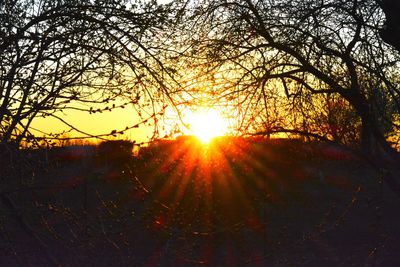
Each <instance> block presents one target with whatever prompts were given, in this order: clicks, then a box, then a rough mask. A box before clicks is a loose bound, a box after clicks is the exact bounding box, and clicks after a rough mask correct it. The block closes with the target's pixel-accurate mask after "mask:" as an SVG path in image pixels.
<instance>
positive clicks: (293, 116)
mask: <svg viewBox="0 0 400 267" xmlns="http://www.w3.org/2000/svg"><path fill="white" fill-rule="evenodd" d="M383 2H385V1H382V3H383ZM387 2H389V1H387ZM392 4H393V3H392ZM183 8H184V9H186V11H187V13H186V14H185V15H184V17H183V18H182V21H184V23H183V26H182V31H183V34H185V33H186V36H187V38H186V39H185V41H186V43H187V46H186V48H185V49H186V50H185V55H186V56H187V58H188V59H189V60H190V61H189V63H190V64H189V65H191V66H197V67H199V66H201V69H202V70H203V73H202V74H200V75H198V76H197V79H198V80H201V79H203V80H207V79H208V80H210V79H211V81H212V82H211V86H210V89H209V90H208V93H209V95H211V96H212V97H214V98H215V99H216V101H219V102H220V103H222V102H223V101H226V103H234V104H232V105H234V107H235V108H237V109H238V110H239V111H238V112H237V114H234V115H235V117H237V118H239V119H242V120H243V121H248V122H249V124H248V125H251V126H246V127H242V128H241V129H240V130H244V131H247V132H252V131H257V130H258V129H259V128H257V123H258V124H259V125H260V124H261V125H263V127H264V129H265V131H263V132H264V133H270V132H279V131H282V132H292V133H303V134H304V133H305V134H308V135H309V136H312V137H321V138H324V137H325V138H328V139H331V140H339V141H340V139H343V138H344V136H343V135H342V137H340V136H339V135H338V134H339V132H338V131H337V130H338V129H339V128H338V127H340V128H341V129H344V128H345V127H346V126H349V128H348V129H347V130H349V131H350V132H351V133H352V134H351V135H349V134H347V135H346V138H349V137H350V136H351V137H352V138H356V140H355V141H356V142H357V143H358V144H359V147H361V148H362V150H363V151H364V152H365V153H364V154H365V155H367V156H368V157H371V158H373V160H372V161H375V162H376V164H377V165H379V166H380V168H381V167H382V168H383V169H389V168H391V167H393V166H394V165H395V164H394V163H395V162H397V153H396V152H395V151H394V149H393V147H392V146H391V144H390V143H389V142H388V141H387V138H386V137H387V135H388V134H389V133H390V132H392V133H393V132H394V133H397V134H398V133H399V128H398V125H397V124H396V120H395V119H394V118H395V117H397V116H398V115H399V114H400V94H399V93H400V90H399V89H400V88H399V75H398V71H399V53H398V52H397V51H395V50H394V49H393V48H392V47H391V46H389V45H387V44H386V43H385V42H384V41H383V40H382V38H381V30H382V29H383V28H384V21H385V20H384V12H383V11H382V9H381V7H380V6H379V5H378V3H377V2H376V1H373V0H366V1H359V0H319V1H314V0H312V1H311V0H306V1H304V0H291V1H285V0H269V1H259V0H232V1H227V0H205V1H202V2H198V1H196V2H194V1H193V2H187V1H186V2H185V3H184V5H183ZM385 12H386V11H385ZM393 19H394V18H392V19H391V18H388V20H387V22H386V23H387V24H386V29H389V30H390V29H391V27H392V26H393V24H392V23H393ZM188 21H190V22H191V23H187V22H188ZM390 25H392V26H390ZM396 25H397V24H396ZM396 27H397V26H396ZM210 77H211V78H210ZM327 99H328V101H327ZM329 99H335V103H336V104H335V105H339V104H338V103H341V104H340V105H342V107H343V108H344V110H342V113H340V112H341V111H339V109H338V108H339V107H338V106H335V105H332V104H334V103H333V102H332V101H331V100H329ZM227 105H230V104H227ZM321 105H323V106H322V107H321ZM329 105H331V106H329ZM323 110H325V111H324V112H326V113H325V115H323V116H322V117H324V116H325V120H323V123H325V124H326V126H328V127H325V126H324V127H321V125H318V123H320V122H321V120H319V119H318V118H321V111H323ZM345 113H347V115H346V114H345ZM349 120H350V121H349ZM260 121H261V123H260ZM342 123H346V124H348V125H337V124H342ZM243 124H245V123H241V125H243ZM335 124H336V125H335ZM332 127H336V130H333V129H334V128H332ZM321 128H322V130H321ZM324 128H325V130H323V129H324ZM354 131H356V132H357V134H354ZM335 135H336V136H335ZM345 143H348V142H345ZM385 179H386V180H387V181H388V183H389V184H390V186H391V187H392V189H394V191H396V192H397V193H398V194H399V195H400V184H399V183H398V181H397V179H396V178H395V175H387V176H386V178H385Z"/></svg>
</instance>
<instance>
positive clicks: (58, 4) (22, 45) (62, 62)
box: [0, 0, 168, 144]
mask: <svg viewBox="0 0 400 267" xmlns="http://www.w3.org/2000/svg"><path fill="white" fill-rule="evenodd" d="M0 12H1V13H0V36H1V38H0V50H1V64H0V121H1V124H0V127H1V128H0V136H1V139H2V142H3V143H4V142H10V141H12V142H16V143H17V144H19V143H20V142H21V140H23V139H24V138H27V139H31V138H33V137H34V136H33V134H31V133H30V125H31V122H32V121H33V120H34V119H35V118H37V117H49V116H50V117H54V118H57V119H59V120H61V121H62V122H63V123H65V124H67V125H68V126H70V127H71V128H73V129H77V126H76V125H69V124H68V122H66V121H65V120H64V119H63V118H62V117H61V116H60V114H59V112H60V111H66V110H68V109H75V110H81V111H83V112H90V113H95V112H101V111H103V110H108V109H112V108H115V107H116V106H124V105H126V104H131V103H132V104H138V103H139V100H140V99H141V97H142V99H143V96H145V95H146V96H147V99H148V101H149V102H151V101H152V100H153V98H157V97H160V95H162V94H163V90H165V88H166V85H165V82H164V81H163V79H162V75H163V73H164V71H163V68H162V64H161V62H160V61H159V60H158V59H157V57H156V56H155V54H156V51H157V50H158V49H159V47H158V45H159V44H158V43H157V39H158V38H159V36H161V34H162V32H163V28H164V27H165V26H166V25H167V24H168V14H167V7H166V6H159V5H157V4H156V3H155V2H154V1H152V2H136V1H132V2H131V1H83V2H82V1H24V0H19V1H5V2H2V4H0ZM144 85H146V86H144ZM117 98H123V99H124V100H121V101H119V102H115V100H116V99H117ZM113 101H114V102H113ZM141 104H143V102H141ZM151 104H152V103H150V105H151Z"/></svg>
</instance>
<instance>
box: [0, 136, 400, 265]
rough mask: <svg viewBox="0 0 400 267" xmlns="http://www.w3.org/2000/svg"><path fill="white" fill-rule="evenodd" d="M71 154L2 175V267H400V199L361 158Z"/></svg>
mask: <svg viewBox="0 0 400 267" xmlns="http://www.w3.org/2000/svg"><path fill="white" fill-rule="evenodd" d="M62 153H63V150H60V151H59V152H58V154H57V153H50V154H47V155H46V156H45V155H44V153H43V151H35V152H29V153H28V152H20V153H19V155H17V156H14V158H13V160H12V162H11V161H9V162H8V164H7V166H5V165H4V166H3V165H2V167H3V170H2V180H1V186H2V189H1V190H0V191H1V202H0V266H57V265H62V266H400V258H399V257H398V255H400V228H399V225H400V213H399V210H400V199H398V198H397V197H396V196H394V195H393V194H392V193H391V191H390V190H389V189H388V188H387V187H386V186H385V184H384V183H382V181H381V180H380V179H379V177H380V175H381V174H380V173H379V170H375V169H372V168H371V167H370V166H369V165H368V164H367V163H365V162H364V161H363V160H362V159H361V158H359V157H358V156H357V155H356V154H354V153H353V152H351V151H348V150H344V149H342V148H339V147H336V146H333V145H327V144H319V143H302V142H300V141H296V140H270V141H266V140H262V139H259V140H256V139H240V138H219V139H216V140H214V141H213V142H212V143H211V144H209V145H208V146H205V145H202V144H200V143H199V142H197V141H195V140H193V139H192V138H181V139H179V140H176V141H164V142H159V143H157V144H154V145H152V146H151V147H148V148H145V149H143V150H142V151H141V152H140V154H139V156H137V157H129V156H127V155H126V153H125V154H124V153H122V152H121V153H120V154H118V153H113V155H111V154H109V155H108V153H105V152H104V151H103V152H102V153H103V154H100V155H99V153H97V154H95V153H92V152H90V153H87V154H84V153H83V154H82V153H80V154H79V153H77V154H76V155H75V157H65V155H64V157H60V155H63V154H62ZM118 155H120V156H118ZM121 155H123V156H121ZM3 162H6V161H3Z"/></svg>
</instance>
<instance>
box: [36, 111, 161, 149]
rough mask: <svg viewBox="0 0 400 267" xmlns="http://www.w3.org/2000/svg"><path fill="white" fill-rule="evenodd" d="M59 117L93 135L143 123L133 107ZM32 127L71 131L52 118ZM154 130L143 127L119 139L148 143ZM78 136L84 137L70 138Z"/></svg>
mask: <svg viewBox="0 0 400 267" xmlns="http://www.w3.org/2000/svg"><path fill="white" fill-rule="evenodd" d="M58 116H60V117H62V119H64V120H65V121H67V122H68V123H70V124H72V125H74V126H77V128H78V129H79V130H82V131H84V132H87V133H90V134H93V135H100V134H108V133H110V132H111V131H112V130H117V131H118V130H123V129H125V128H126V127H130V126H133V125H135V124H137V123H138V122H140V121H141V120H140V118H139V117H138V116H137V112H136V111H135V110H134V108H133V106H127V107H125V108H124V109H122V108H116V109H114V110H112V111H106V112H103V113H95V114H89V113H87V112H79V111H67V112H64V113H58ZM32 127H33V128H36V129H40V130H41V131H44V132H47V133H55V131H56V132H57V133H60V132H62V131H65V130H68V129H70V128H69V127H67V126H66V125H64V124H62V123H61V122H60V121H58V120H57V119H54V118H50V117H47V118H36V119H35V120H34V121H33V123H32ZM153 129H154V128H153V127H149V126H147V127H146V126H144V125H141V126H140V127H139V128H134V129H132V130H129V131H127V132H126V134H125V135H123V136H121V135H120V136H118V138H120V139H129V140H132V141H133V140H134V141H136V142H147V141H148V139H149V138H150V137H151V136H152V134H153ZM35 134H37V136H39V137H41V136H43V134H41V133H39V132H35ZM76 136H83V135H82V134H80V133H70V134H69V135H68V137H76Z"/></svg>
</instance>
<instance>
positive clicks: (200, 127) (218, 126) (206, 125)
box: [186, 109, 228, 143]
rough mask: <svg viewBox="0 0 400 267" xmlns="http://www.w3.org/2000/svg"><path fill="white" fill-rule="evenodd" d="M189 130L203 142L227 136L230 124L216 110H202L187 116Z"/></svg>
mask: <svg viewBox="0 0 400 267" xmlns="http://www.w3.org/2000/svg"><path fill="white" fill-rule="evenodd" d="M186 117H187V120H188V124H189V128H190V129H189V130H190V132H191V134H193V135H194V136H196V137H197V138H198V139H199V140H200V141H201V142H203V143H208V142H209V141H210V140H211V139H212V138H213V137H216V136H222V135H224V134H226V132H227V128H228V124H227V121H226V120H224V119H223V118H222V117H221V115H220V113H219V112H218V111H217V110H215V109H201V110H197V111H194V112H189V113H188V114H187V116H186Z"/></svg>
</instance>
